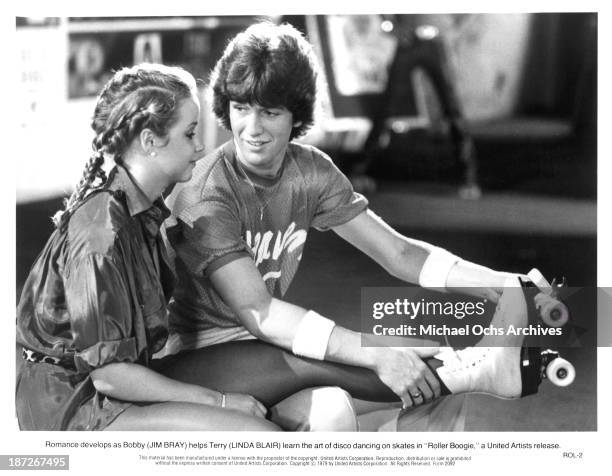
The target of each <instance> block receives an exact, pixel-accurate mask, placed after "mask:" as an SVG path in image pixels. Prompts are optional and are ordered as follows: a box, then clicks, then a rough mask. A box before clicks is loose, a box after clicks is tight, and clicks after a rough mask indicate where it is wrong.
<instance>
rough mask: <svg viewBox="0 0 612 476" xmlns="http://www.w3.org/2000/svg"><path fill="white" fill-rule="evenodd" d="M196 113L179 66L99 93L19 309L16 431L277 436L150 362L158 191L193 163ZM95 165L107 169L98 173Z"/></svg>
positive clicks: (158, 302) (253, 417)
mask: <svg viewBox="0 0 612 476" xmlns="http://www.w3.org/2000/svg"><path fill="white" fill-rule="evenodd" d="M199 110H200V106H199V102H198V98H197V95H196V82H195V80H194V78H193V77H192V76H191V75H190V74H188V73H187V72H186V71H184V70H182V69H180V68H170V67H164V66H161V65H153V64H143V65H139V66H135V67H132V68H125V69H122V70H120V71H118V72H117V73H116V74H115V75H114V76H113V78H112V79H111V80H110V81H109V82H108V84H107V85H106V86H105V87H104V89H103V91H102V93H101V94H100V96H99V98H98V101H97V104H96V107H95V111H94V116H93V121H92V128H93V130H94V132H95V139H94V140H93V154H92V155H91V157H90V159H89V161H88V162H87V165H86V167H85V170H84V172H83V177H82V179H81V181H80V182H79V183H78V185H77V186H76V189H75V191H74V193H73V194H72V195H71V196H70V198H69V199H68V200H67V201H66V208H65V209H64V210H62V211H60V212H58V213H57V214H56V216H55V217H54V222H55V224H56V230H55V231H54V232H53V234H52V236H51V237H50V239H49V241H48V242H47V244H46V246H45V248H44V249H43V251H42V253H41V254H40V256H39V257H38V259H37V261H36V263H35V264H34V266H33V268H32V270H31V272H30V275H29V277H28V279H27V282H26V284H25V286H24V289H23V294H22V296H21V300H20V303H19V307H18V309H17V342H18V344H19V345H20V346H21V347H22V353H23V358H24V360H25V362H24V363H23V365H22V366H21V368H20V371H19V374H18V379H17V394H16V408H17V417H18V420H19V425H20V427H21V428H22V429H25V430H123V429H130V430H196V429H198V430H215V429H223V430H234V429H248V430H262V431H263V430H275V429H278V427H276V425H274V424H272V423H270V422H269V421H267V420H265V419H264V415H265V413H266V409H265V408H264V406H263V405H262V404H261V403H259V402H258V401H257V400H255V399H254V398H253V397H251V396H249V395H244V394H238V393H222V392H219V391H217V390H211V389H209V388H204V387H201V386H199V385H193V384H187V383H182V382H179V381H176V380H173V379H170V378H168V377H166V376H164V375H163V373H159V372H157V371H156V370H155V362H154V361H152V358H151V357H152V355H153V354H154V353H155V352H156V351H158V350H159V349H161V348H162V347H163V346H164V344H165V342H166V338H167V335H168V320H167V319H168V318H167V311H166V303H167V300H168V299H169V297H170V295H171V293H172V289H173V273H172V271H171V269H170V268H169V266H168V258H167V255H166V250H165V247H164V244H163V242H162V239H161V236H160V231H159V227H160V225H161V223H162V222H163V220H164V219H165V218H166V217H167V216H168V210H167V208H166V207H165V205H164V203H163V201H162V199H161V194H162V191H163V190H165V189H166V188H167V187H169V186H170V185H172V184H174V183H176V182H182V181H186V180H189V179H190V178H191V175H192V171H193V169H194V166H195V164H196V162H197V161H198V160H199V159H200V158H201V156H202V155H203V151H204V147H203V145H202V143H201V141H200V139H199V137H198V134H197V131H196V128H197V125H198V118H199ZM105 157H109V158H111V157H112V159H113V160H114V162H115V164H116V166H115V167H114V168H113V170H112V171H111V172H110V174H109V176H108V177H107V176H106V174H105V172H104V171H103V168H102V165H103V163H104V159H105Z"/></svg>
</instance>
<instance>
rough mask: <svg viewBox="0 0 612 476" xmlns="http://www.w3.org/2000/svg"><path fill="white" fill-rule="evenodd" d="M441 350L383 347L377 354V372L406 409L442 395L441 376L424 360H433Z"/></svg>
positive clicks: (375, 369) (375, 357)
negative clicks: (439, 377)
mask: <svg viewBox="0 0 612 476" xmlns="http://www.w3.org/2000/svg"><path fill="white" fill-rule="evenodd" d="M438 350H439V349H435V348H434V349H432V348H423V349H415V348H398V347H392V348H389V347H382V348H376V349H375V351H374V359H375V367H374V371H375V372H376V374H377V375H378V377H379V378H380V380H382V382H383V383H384V384H385V385H387V386H388V387H389V388H390V389H391V390H393V392H394V393H395V394H396V395H398V396H399V397H400V398H401V400H402V402H403V406H404V408H407V407H411V406H416V405H420V404H422V403H424V402H429V401H431V400H433V399H434V398H438V397H439V396H440V382H439V380H438V377H436V376H435V375H434V373H433V372H432V371H431V370H430V369H429V367H427V365H425V363H424V362H423V360H422V357H423V358H425V357H431V356H433V355H435V354H436V353H437V352H438Z"/></svg>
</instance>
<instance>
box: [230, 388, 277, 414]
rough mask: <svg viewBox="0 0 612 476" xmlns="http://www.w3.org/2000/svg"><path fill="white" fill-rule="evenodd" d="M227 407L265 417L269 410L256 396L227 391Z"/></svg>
mask: <svg viewBox="0 0 612 476" xmlns="http://www.w3.org/2000/svg"><path fill="white" fill-rule="evenodd" d="M225 408H230V409H232V410H238V411H240V412H243V413H249V414H251V415H254V416H256V417H259V418H265V417H266V413H267V412H268V409H267V408H266V407H264V406H263V404H262V403H261V402H259V401H258V400H256V399H255V397H252V396H251V395H245V394H243V393H226V394H225Z"/></svg>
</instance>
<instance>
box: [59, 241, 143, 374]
mask: <svg viewBox="0 0 612 476" xmlns="http://www.w3.org/2000/svg"><path fill="white" fill-rule="evenodd" d="M67 268H68V269H67V270H66V275H65V282H64V284H65V293H66V303H67V306H68V311H69V314H70V319H71V328H72V332H73V344H74V348H75V351H76V353H75V356H74V362H75V366H76V368H77V370H79V371H82V372H90V371H91V370H93V369H95V368H97V367H101V366H103V365H106V364H108V363H111V362H134V361H136V360H138V357H139V356H138V352H137V348H138V347H137V345H136V339H135V337H134V330H133V313H134V308H133V306H134V303H133V302H132V299H131V298H130V292H129V288H128V282H127V281H128V280H129V277H128V274H127V273H126V272H125V270H124V269H122V265H121V263H117V262H116V261H115V260H113V259H112V258H111V257H108V256H105V255H102V254H98V253H89V254H86V255H85V256H82V257H80V258H78V259H75V260H73V261H72V262H71V263H70V264H69V265H68V266H67Z"/></svg>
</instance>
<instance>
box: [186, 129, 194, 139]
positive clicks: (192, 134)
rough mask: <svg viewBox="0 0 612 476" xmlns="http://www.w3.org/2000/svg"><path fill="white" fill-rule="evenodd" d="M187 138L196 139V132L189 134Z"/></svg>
mask: <svg viewBox="0 0 612 476" xmlns="http://www.w3.org/2000/svg"><path fill="white" fill-rule="evenodd" d="M185 135H186V136H187V137H189V138H190V139H193V138H194V137H195V135H196V134H195V131H194V132H188V133H187V134H185Z"/></svg>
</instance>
